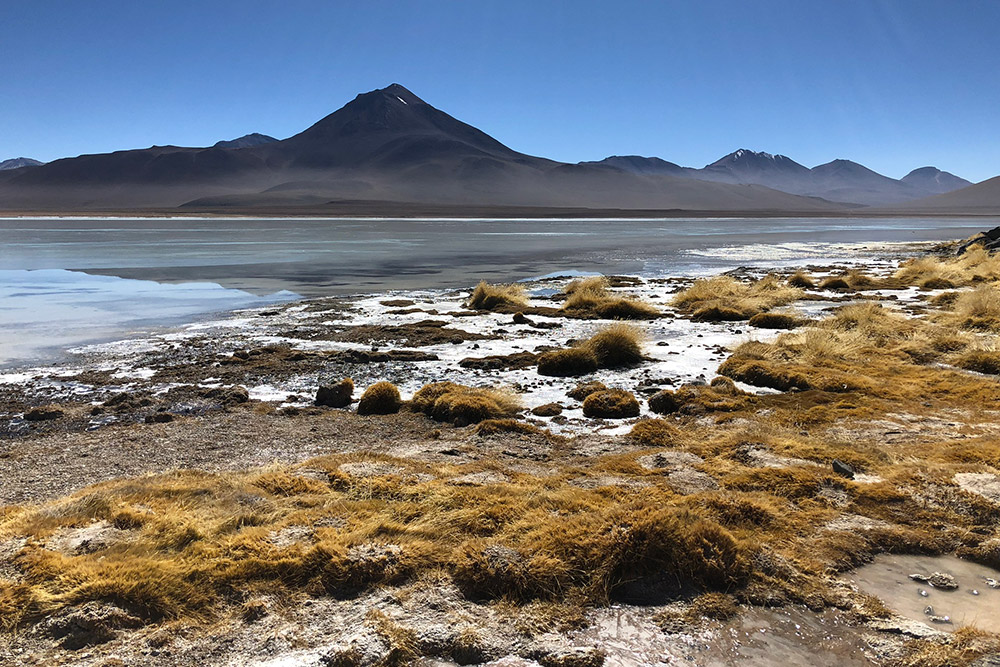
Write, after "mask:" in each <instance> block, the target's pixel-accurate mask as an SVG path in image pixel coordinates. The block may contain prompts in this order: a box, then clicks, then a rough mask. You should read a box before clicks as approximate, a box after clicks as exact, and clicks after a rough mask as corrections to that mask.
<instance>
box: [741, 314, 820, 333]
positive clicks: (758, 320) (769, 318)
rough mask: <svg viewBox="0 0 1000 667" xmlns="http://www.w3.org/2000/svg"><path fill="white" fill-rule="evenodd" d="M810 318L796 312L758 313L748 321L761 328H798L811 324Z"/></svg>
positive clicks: (751, 324)
mask: <svg viewBox="0 0 1000 667" xmlns="http://www.w3.org/2000/svg"><path fill="white" fill-rule="evenodd" d="M809 322H810V320H808V319H806V318H804V317H799V316H797V315H795V314H794V313H774V312H771V313H757V314H756V315H754V316H753V317H751V318H750V321H749V322H747V324H749V325H750V326H752V327H757V328H759V329H797V328H799V327H802V326H805V325H807V324H809Z"/></svg>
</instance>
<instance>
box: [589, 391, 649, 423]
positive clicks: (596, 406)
mask: <svg viewBox="0 0 1000 667" xmlns="http://www.w3.org/2000/svg"><path fill="white" fill-rule="evenodd" d="M583 414H584V415H585V416H587V417H594V418H597V419H624V418H626V417H638V416H639V401H637V400H635V396H633V395H632V393H631V392H628V391H625V390H624V389H607V390H605V391H597V392H594V393H593V394H591V395H589V396H587V398H585V399H583Z"/></svg>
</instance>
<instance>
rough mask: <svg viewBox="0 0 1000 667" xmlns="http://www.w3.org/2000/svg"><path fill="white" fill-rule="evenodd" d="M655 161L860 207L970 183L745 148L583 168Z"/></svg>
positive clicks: (644, 166) (940, 174)
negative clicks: (698, 164) (699, 159)
mask: <svg viewBox="0 0 1000 667" xmlns="http://www.w3.org/2000/svg"><path fill="white" fill-rule="evenodd" d="M654 161H655V162H654ZM659 162H663V163H664V164H666V165H671V166H670V168H669V173H671V174H673V175H676V176H680V177H684V178H692V179H697V180H706V181H715V182H720V183H732V184H742V185H751V184H752V185H763V186H765V187H769V188H773V189H775V190H780V191H782V192H788V193H791V194H798V195H805V196H809V197H820V198H823V199H828V200H830V201H835V202H841V203H845V204H858V205H862V206H885V205H890V204H898V203H902V202H906V201H912V200H916V199H920V198H923V197H927V196H930V195H934V194H941V193H944V192H950V191H952V190H958V189H960V188H963V187H968V186H969V185H972V184H971V183H970V182H969V181H966V180H965V179H963V178H959V177H958V176H955V175H953V174H949V173H948V172H946V171H941V170H940V169H937V168H935V167H923V168H921V169H915V170H914V171H912V172H910V173H909V174H907V175H906V176H905V177H903V178H902V179H899V180H896V179H893V178H889V177H888V176H883V175H882V174H879V173H878V172H875V171H873V170H871V169H869V168H868V167H865V166H864V165H862V164H858V163H857V162H853V161H851V160H843V159H837V160H832V161H830V162H827V163H825V164H821V165H817V166H815V167H813V168H811V169H810V168H809V167H806V166H804V165H802V164H799V163H798V162H796V161H795V160H792V159H791V158H789V157H787V156H784V155H772V154H771V153H765V152H759V151H752V150H749V149H746V148H741V149H739V150H737V151H734V152H732V153H730V154H729V155H726V156H723V157H722V158H720V159H718V160H716V161H715V162H712V163H711V164H708V165H706V166H705V167H703V168H701V169H695V168H692V167H681V166H679V165H674V164H673V163H671V162H665V161H663V160H660V159H659V158H643V157H639V156H628V157H627V158H622V157H619V156H612V157H609V158H605V159H604V160H601V161H600V162H592V163H584V164H603V165H606V166H610V167H615V168H618V169H624V170H631V171H633V172H634V173H645V172H646V171H647V170H651V169H655V168H656V167H655V166H654V165H656V164H658V163H659Z"/></svg>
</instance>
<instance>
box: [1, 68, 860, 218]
mask: <svg viewBox="0 0 1000 667" xmlns="http://www.w3.org/2000/svg"><path fill="white" fill-rule="evenodd" d="M872 173H874V172H872ZM815 178H817V175H816V174H813V170H809V169H807V168H806V167H803V166H802V165H799V164H798V163H796V162H794V161H793V160H791V159H789V158H786V157H784V156H772V155H769V154H766V153H755V152H753V151H748V150H746V149H741V150H740V151H736V152H735V153H733V154H731V155H729V156H726V157H725V158H723V159H722V160H719V161H717V162H715V163H713V164H711V165H708V166H706V167H705V168H704V169H702V170H694V169H689V168H686V167H680V166H679V165H675V164H673V163H669V162H666V161H664V160H659V159H657V158H638V157H634V156H626V157H615V158H608V159H607V160H605V161H602V162H599V163H581V164H566V163H561V162H556V161H553V160H548V159H545V158H541V157H536V156H532V155H527V154H524V153H520V152H518V151H515V150H513V149H511V148H509V147H508V146H506V145H504V144H503V143H501V142H500V141H498V140H496V139H494V138H493V137H491V136H489V135H488V134H486V133H485V132H482V131H481V130H479V129H477V128H475V127H473V126H471V125H469V124H467V123H464V122H462V121H460V120H458V119H456V118H453V117H452V116H450V115H448V114H447V113H445V112H443V111H441V110H439V109H436V108H435V107H433V106H431V105H430V104H428V103H427V102H425V101H424V100H422V99H421V98H419V97H417V96H416V95H414V94H413V93H412V92H410V91H409V90H407V89H406V88H404V87H403V86H401V85H399V84H392V85H390V86H388V87H386V88H382V89H378V90H373V91H370V92H368V93H363V94H360V95H358V96H357V97H355V98H354V99H353V100H352V101H351V102H349V103H347V104H346V105H344V106H343V107H342V108H340V109H338V110H337V111H335V112H333V113H331V114H329V115H328V116H326V117H324V118H322V119H321V120H319V121H318V122H316V123H314V124H313V125H312V126H310V127H308V128H306V129H305V130H303V131H302V132H300V133H298V134H296V135H294V136H292V137H289V138H287V139H283V140H273V138H272V137H267V136H266V135H260V134H253V135H246V136H244V137H241V138H239V139H235V140H231V141H223V142H219V143H217V144H215V145H214V146H212V147H209V148H191V147H182V146H152V147H150V148H146V149H137V150H128V151H118V152H114V153H106V154H97V155H82V156H79V157H76V158H66V159H62V160H56V161H54V162H51V163H48V164H46V165H42V166H38V167H34V168H31V169H18V170H12V171H10V172H3V173H2V174H0V209H6V210H18V209H19V210H49V209H51V210H66V209H70V210H87V209H108V210H111V209H116V210H118V209H130V208H131V209H136V208H165V207H176V206H181V205H187V206H190V207H195V208H199V209H225V210H236V209H243V208H248V209H252V208H254V207H270V208H272V209H282V208H291V207H303V206H310V207H322V206H325V205H329V204H332V203H335V202H339V203H344V202H351V201H365V202H379V201H382V202H393V203H394V204H393V205H399V204H402V203H405V202H413V203H421V204H429V205H458V206H517V207H569V208H600V209H622V210H636V209H645V210H668V209H669V210H691V211H796V212H815V211H836V210H843V209H844V208H845V206H844V205H843V204H838V203H835V202H831V201H827V200H825V199H823V198H821V197H822V195H821V194H816V193H815V192H813V191H811V188H810V187H809V186H810V184H811V183H812V182H813V179H815ZM778 186H781V187H778ZM781 188H789V189H788V191H780V190H781ZM790 193H791V194H790ZM802 195H806V196H802ZM846 201H854V200H846Z"/></svg>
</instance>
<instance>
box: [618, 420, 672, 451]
mask: <svg viewBox="0 0 1000 667" xmlns="http://www.w3.org/2000/svg"><path fill="white" fill-rule="evenodd" d="M678 433H679V431H678V429H677V427H676V426H674V425H673V424H671V423H670V422H668V421H665V420H663V419H643V420H640V421H639V422H638V423H636V425H635V426H633V427H632V430H631V431H629V434H628V437H629V439H630V440H632V441H633V442H635V443H636V444H637V445H640V446H642V447H673V446H674V445H676V444H677V438H678Z"/></svg>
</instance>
